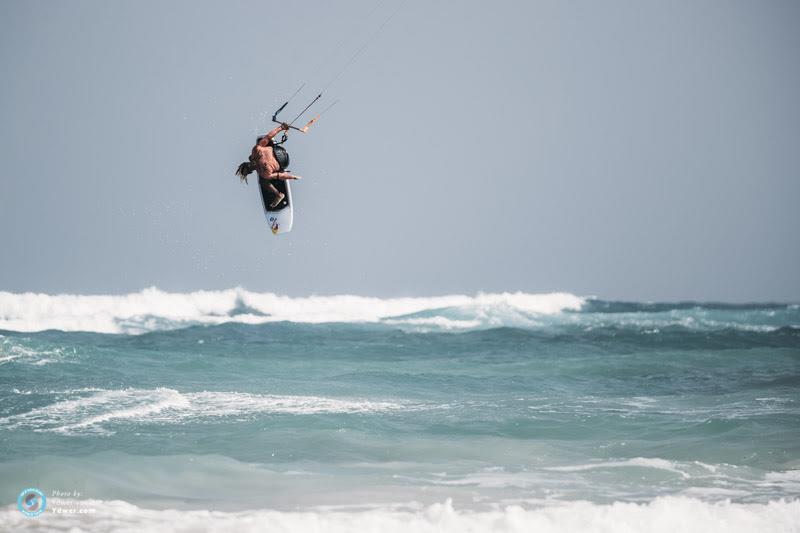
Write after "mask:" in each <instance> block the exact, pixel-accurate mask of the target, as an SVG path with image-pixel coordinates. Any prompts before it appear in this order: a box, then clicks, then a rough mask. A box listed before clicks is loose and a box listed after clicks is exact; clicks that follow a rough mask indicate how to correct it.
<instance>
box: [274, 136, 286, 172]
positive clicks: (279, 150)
mask: <svg viewBox="0 0 800 533" xmlns="http://www.w3.org/2000/svg"><path fill="white" fill-rule="evenodd" d="M272 155H274V156H275V160H276V161H277V162H278V165H279V166H280V169H281V172H283V171H284V170H286V169H287V168H288V167H289V152H287V151H286V148H284V147H283V146H281V145H280V144H275V143H273V144H272Z"/></svg>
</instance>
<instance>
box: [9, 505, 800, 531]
mask: <svg viewBox="0 0 800 533" xmlns="http://www.w3.org/2000/svg"><path fill="white" fill-rule="evenodd" d="M79 503H80V508H81V509H87V510H91V512H87V513H86V514H82V515H81V514H67V515H65V514H56V513H54V512H52V509H51V512H47V511H46V512H45V513H44V514H43V515H41V516H39V517H38V518H36V519H30V518H27V517H25V516H24V515H22V513H20V512H19V511H18V510H17V509H16V506H15V505H8V506H6V507H5V508H3V509H2V510H0V523H3V524H7V525H8V527H9V528H10V530H12V531H70V532H82V531H94V532H106V531H115V532H134V531H135V532H137V533H140V532H141V533H147V532H151V531H153V532H155V531H221V532H227V531H231V532H237V533H239V532H242V533H248V532H261V531H264V530H265V528H267V529H268V530H269V531H272V532H295V531H296V532H308V531H325V532H330V533H338V532H352V531H358V532H363V533H370V532H381V533H392V532H407V531H415V532H421V533H429V532H430V533H432V532H441V533H447V532H458V533H470V532H473V533H477V532H484V531H485V532H530V531H536V532H537V533H562V532H566V531H569V532H575V533H581V532H617V531H625V532H631V533H632V532H650V533H674V532H675V531H682V532H685V533H693V532H698V533H714V532H718V531H719V532H725V533H738V532H753V531H769V532H771V533H789V532H795V533H796V532H797V531H798V524H800V500H791V501H783V500H776V501H771V502H768V503H766V504H741V503H731V502H727V501H726V502H718V503H707V502H704V501H702V500H699V499H694V498H687V497H661V498H656V499H654V500H652V501H650V502H647V503H625V502H615V503H612V504H608V505H598V504H592V503H588V502H563V503H558V504H555V505H552V506H549V507H541V508H533V509H531V508H525V507H523V506H520V505H510V506H498V508H497V509H495V510H491V511H472V510H462V509H456V508H454V506H453V504H452V502H451V501H450V500H447V501H445V502H444V503H436V504H433V505H430V506H427V507H424V506H419V505H408V506H405V507H398V506H380V507H374V508H370V509H368V510H362V511H347V510H333V511H327V510H326V511H295V512H282V511H274V510H266V509H265V510H252V511H239V512H222V511H210V510H186V511H182V510H173V509H170V510H152V509H142V508H140V507H137V506H135V505H133V504H130V503H127V502H123V501H99V500H80V502H79Z"/></svg>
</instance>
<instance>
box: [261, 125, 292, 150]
mask: <svg viewBox="0 0 800 533" xmlns="http://www.w3.org/2000/svg"><path fill="white" fill-rule="evenodd" d="M288 129H289V125H288V124H286V123H285V122H284V123H282V124H281V125H280V126H278V127H277V128H275V129H273V130H272V131H270V132H269V133H267V134H266V135H264V137H262V138H261V140H260V141H259V142H258V144H260V145H261V146H266V145H267V143H269V141H271V140H272V139H273V138H274V137H275V136H276V135H277V134H279V133H280V132H282V131H287V130H288Z"/></svg>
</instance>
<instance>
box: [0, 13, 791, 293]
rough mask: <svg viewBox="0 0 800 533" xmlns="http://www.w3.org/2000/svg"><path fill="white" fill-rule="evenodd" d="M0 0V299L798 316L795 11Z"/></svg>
mask: <svg viewBox="0 0 800 533" xmlns="http://www.w3.org/2000/svg"><path fill="white" fill-rule="evenodd" d="M396 5H398V4H397V3H395V2H393V1H386V2H382V3H381V4H378V3H376V2H370V1H366V0H362V1H346V2H345V1H337V2H322V1H318V2H269V1H264V0H261V1H258V2H255V1H254V2H243V1H239V2H228V1H226V2H222V1H220V2H213V3H211V2H194V1H182V2H177V1H167V2H162V1H141V0H137V1H126V2H123V1H108V0H98V1H63V2H61V1H37V0H33V1H22V0H13V1H12V0H0V72H2V78H0V161H2V167H0V172H1V173H2V176H1V177H0V238H1V239H2V243H0V290H9V291H14V292H20V291H37V292H38V291H41V292H49V293H56V292H80V293H89V292H91V293H123V292H129V291H136V290H139V289H141V288H143V287H148V286H151V285H155V286H158V287H160V288H162V289H165V290H171V291H186V290H194V289H201V288H204V289H216V288H228V287H233V286H244V287H246V288H248V289H252V290H258V291H274V292H278V293H283V294H289V295H306V294H312V293H316V294H343V293H355V294H362V295H377V296H388V295H434V294H445V293H474V292H477V291H492V292H494V291H517V290H520V291H526V292H545V291H569V292H573V293H576V294H579V295H596V296H599V297H602V298H609V299H636V300H676V299H699V300H729V301H743V300H779V301H800V238H798V235H797V232H798V228H800V210H799V209H798V201H799V200H800V96H798V95H800V31H799V30H798V28H800V2H797V1H779V0H767V1H763V2H754V1H745V0H726V1H715V0H707V1H703V2H697V1H695V0H685V1H670V2H665V1H661V2H653V1H643V0H629V1H623V0H613V1H604V2H597V1H594V0H586V1H570V2H563V1H560V0H553V1H535V2H528V1H521V0H520V1H514V2H509V1H505V2H504V1H500V2H495V3H489V2H485V1H481V2H477V1H470V2H462V1H458V2H456V1H452V2H445V1H430V2H428V1H426V2H423V1H420V0H408V2H407V3H406V4H405V6H404V7H403V9H402V10H401V11H399V12H398V13H397V15H396V16H395V17H394V18H393V19H392V20H391V21H390V22H389V24H387V25H386V26H385V27H384V29H383V31H382V32H381V33H380V34H379V35H378V36H377V37H376V38H375V40H374V41H372V43H371V44H370V45H369V46H368V47H367V48H366V49H364V51H363V53H362V54H361V55H360V56H359V57H358V58H357V60H356V61H355V62H354V63H353V64H352V65H351V66H350V67H349V68H348V69H347V70H345V71H344V72H343V73H342V75H341V77H339V78H338V79H337V80H336V81H335V82H334V83H333V84H332V85H331V86H330V88H329V89H328V90H327V91H326V92H325V96H324V98H323V101H321V102H320V103H319V107H318V109H324V107H325V105H327V104H328V103H330V102H333V101H335V100H336V99H341V101H340V102H339V103H338V104H337V105H336V106H335V107H334V108H333V109H331V110H330V112H329V113H327V114H326V115H325V116H324V117H323V118H322V119H320V121H319V123H318V124H317V125H315V126H314V128H313V129H312V130H311V132H310V133H309V134H308V135H306V136H301V135H294V136H292V138H291V139H290V141H289V143H288V144H287V145H286V146H287V148H288V150H289V152H290V154H291V157H292V165H291V168H292V170H293V171H295V172H296V173H298V174H300V175H302V176H303V177H304V180H303V181H301V182H299V183H297V184H296V186H295V187H294V200H295V204H296V208H295V225H294V229H293V231H292V232H291V233H289V234H287V235H285V236H281V237H274V236H273V235H272V234H271V232H270V231H269V227H268V226H267V224H266V222H265V220H264V215H263V212H262V208H261V206H260V199H259V195H258V188H257V187H256V185H255V184H254V181H253V180H251V183H250V185H249V186H244V185H240V184H239V182H238V180H237V179H236V177H234V175H233V173H234V170H235V168H236V166H237V165H238V163H240V162H241V161H243V160H245V159H246V158H247V155H248V153H249V150H250V148H251V146H252V143H253V142H254V139H255V136H256V135H257V134H258V133H261V132H264V131H266V130H267V129H269V128H271V124H270V123H269V117H270V115H271V114H272V112H273V111H274V110H275V108H276V107H277V106H278V105H279V104H280V103H282V102H283V101H284V100H285V99H286V98H288V97H289V96H290V95H291V93H293V92H294V90H295V89H296V88H297V87H298V86H299V85H300V84H301V83H302V82H307V83H308V85H307V90H306V91H305V92H304V93H302V94H301V95H300V96H298V97H297V98H296V99H295V100H294V101H293V102H292V104H291V105H290V108H288V109H287V113H286V116H287V117H289V116H290V115H291V116H293V115H292V113H291V112H292V111H294V112H295V113H296V112H298V111H299V110H300V109H302V107H303V106H304V105H305V104H306V103H307V101H309V100H310V98H311V97H313V95H314V94H315V92H318V91H319V90H320V89H321V88H323V87H324V86H325V85H326V84H327V82H329V81H331V79H333V78H334V77H335V76H336V74H337V73H339V71H340V70H341V68H342V66H344V65H345V64H346V63H347V61H348V59H349V58H350V57H352V55H353V53H354V52H356V50H358V49H359V47H360V46H361V45H362V44H363V43H364V42H365V41H366V40H367V39H368V38H369V36H370V35H371V33H372V32H373V31H374V30H376V29H377V28H378V27H379V26H380V24H381V22H382V21H383V20H385V18H386V17H387V16H388V15H389V14H390V13H392V11H393V10H394V9H395V7H394V6H396Z"/></svg>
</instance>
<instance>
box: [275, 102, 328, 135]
mask: <svg viewBox="0 0 800 533" xmlns="http://www.w3.org/2000/svg"><path fill="white" fill-rule="evenodd" d="M320 98H322V93H320V94H318V95H317V97H316V98H314V99H313V100H311V103H310V104H308V105H307V106H306V107H305V109H303V110H302V111H301V112H300V114H299V115H297V116H296V117H294V120H292V121H291V122H290V123H289V124H288V126H289V129H292V130H295V131H299V132H300V133H305V132H307V131H308V128H309V126H311V125H312V124H313V123H314V122H315V121H316V120H317V119H318V118H319V116H320V115H321V114H322V113H320V115H317V116H316V117H314V118H312V119H311V120H309V121H308V122H307V123H306V125H305V126H303V127H302V128H298V127H297V126H293V125H292V124H294V123H295V122H296V121H297V119H298V118H300V117H302V116H303V114H304V113H305V112H306V111H308V109H309V108H310V107H311V106H312V105H314V104H315V103H316V101H317V100H319V99H320ZM288 104H289V101H288V100H287V101H286V102H284V104H283V105H282V106H280V107H279V108H278V110H277V111H275V113H273V114H272V122H275V123H277V124H284V123H283V122H281V121H280V120H278V113H280V112H281V111H283V109H284V108H285V107H286V106H287V105H288Z"/></svg>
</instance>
